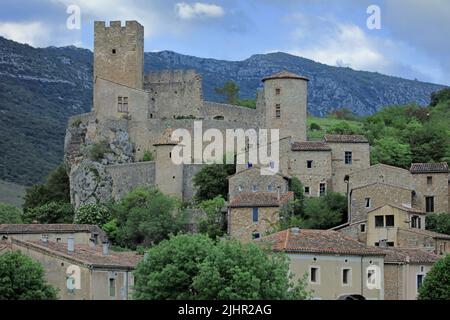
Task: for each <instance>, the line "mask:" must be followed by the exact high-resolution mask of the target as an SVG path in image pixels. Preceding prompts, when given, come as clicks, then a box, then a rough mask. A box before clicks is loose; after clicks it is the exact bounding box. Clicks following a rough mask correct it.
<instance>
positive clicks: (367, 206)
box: [364, 198, 372, 208]
mask: <svg viewBox="0 0 450 320" xmlns="http://www.w3.org/2000/svg"><path fill="white" fill-rule="evenodd" d="M364 201H365V203H366V208H371V207H372V203H371V200H370V198H366V199H365V200H364Z"/></svg>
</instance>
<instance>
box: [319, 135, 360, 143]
mask: <svg viewBox="0 0 450 320" xmlns="http://www.w3.org/2000/svg"><path fill="white" fill-rule="evenodd" d="M323 139H324V141H325V142H334V143H369V140H367V138H366V137H364V136H360V135H345V134H326V135H325V136H324V137H323Z"/></svg>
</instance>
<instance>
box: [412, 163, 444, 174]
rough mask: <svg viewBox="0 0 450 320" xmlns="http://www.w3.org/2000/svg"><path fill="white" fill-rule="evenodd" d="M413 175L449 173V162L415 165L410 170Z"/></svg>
mask: <svg viewBox="0 0 450 320" xmlns="http://www.w3.org/2000/svg"><path fill="white" fill-rule="evenodd" d="M409 171H411V173H448V164H447V162H440V163H413V164H412V165H411V168H410V169H409Z"/></svg>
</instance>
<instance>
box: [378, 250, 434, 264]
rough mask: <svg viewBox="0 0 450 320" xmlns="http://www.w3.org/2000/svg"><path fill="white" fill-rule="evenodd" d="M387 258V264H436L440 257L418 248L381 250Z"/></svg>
mask: <svg viewBox="0 0 450 320" xmlns="http://www.w3.org/2000/svg"><path fill="white" fill-rule="evenodd" d="M379 249H380V250H382V251H383V252H384V253H386V256H385V258H384V262H385V263H435V262H436V261H438V260H439V259H440V257H439V256H438V255H435V254H434V253H430V252H427V251H425V250H421V249H417V248H398V247H396V248H379Z"/></svg>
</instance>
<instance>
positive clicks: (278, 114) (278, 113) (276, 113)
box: [275, 104, 281, 119]
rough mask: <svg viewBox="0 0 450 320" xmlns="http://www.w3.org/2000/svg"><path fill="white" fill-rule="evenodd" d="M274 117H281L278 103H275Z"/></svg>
mask: <svg viewBox="0 0 450 320" xmlns="http://www.w3.org/2000/svg"><path fill="white" fill-rule="evenodd" d="M275 118H277V119H280V118H281V105H280V104H276V105H275Z"/></svg>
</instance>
